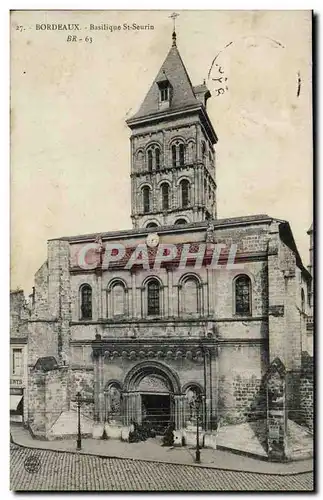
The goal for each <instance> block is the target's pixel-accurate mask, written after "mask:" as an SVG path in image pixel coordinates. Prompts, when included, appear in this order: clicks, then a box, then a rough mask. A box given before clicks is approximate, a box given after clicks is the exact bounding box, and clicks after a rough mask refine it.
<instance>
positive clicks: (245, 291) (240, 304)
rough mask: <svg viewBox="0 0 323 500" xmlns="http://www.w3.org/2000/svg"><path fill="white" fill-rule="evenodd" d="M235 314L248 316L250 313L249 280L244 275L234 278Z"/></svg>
mask: <svg viewBox="0 0 323 500" xmlns="http://www.w3.org/2000/svg"><path fill="white" fill-rule="evenodd" d="M234 287H235V314H237V315H239V316H249V315H250V314H251V281H250V278H249V277H248V276H246V275H242V276H238V278H236V279H235V283H234Z"/></svg>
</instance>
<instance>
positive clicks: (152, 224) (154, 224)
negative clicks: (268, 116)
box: [146, 222, 158, 229]
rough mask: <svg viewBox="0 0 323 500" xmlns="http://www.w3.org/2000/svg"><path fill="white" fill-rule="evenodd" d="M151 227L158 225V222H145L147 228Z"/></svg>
mask: <svg viewBox="0 0 323 500" xmlns="http://www.w3.org/2000/svg"><path fill="white" fill-rule="evenodd" d="M151 227H158V224H156V222H149V224H147V226H146V228H147V229H149V228H151Z"/></svg>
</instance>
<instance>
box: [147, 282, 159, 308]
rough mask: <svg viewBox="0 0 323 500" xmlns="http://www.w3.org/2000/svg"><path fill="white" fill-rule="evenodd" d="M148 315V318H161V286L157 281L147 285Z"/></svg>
mask: <svg viewBox="0 0 323 500" xmlns="http://www.w3.org/2000/svg"><path fill="white" fill-rule="evenodd" d="M147 299H148V304H147V306H148V307H147V314H148V316H159V314H160V304H159V302H160V286H159V282H158V281H157V280H152V281H149V283H148V285H147Z"/></svg>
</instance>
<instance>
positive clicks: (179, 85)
mask: <svg viewBox="0 0 323 500" xmlns="http://www.w3.org/2000/svg"><path fill="white" fill-rule="evenodd" d="M165 76H166V78H167V80H168V81H169V82H170V84H171V86H172V91H173V95H172V100H171V106H170V110H176V109H179V108H183V107H187V106H190V105H196V104H198V103H199V101H198V100H197V98H196V97H195V94H194V90H193V86H192V83H191V80H190V77H189V76H188V73H187V71H186V68H185V66H184V63H183V61H182V58H181V56H180V53H179V51H178V49H177V46H176V45H172V47H171V48H170V51H169V52H168V54H167V57H166V59H165V61H164V62H163V64H162V66H161V68H160V70H159V72H158V74H157V76H156V78H155V80H154V82H153V84H152V85H151V87H150V89H149V91H148V93H147V95H146V97H145V99H144V101H143V103H142V104H141V106H140V108H139V111H138V112H137V113H136V114H135V115H134V116H132V117H131V119H130V121H131V120H133V119H137V118H143V117H144V116H148V115H151V114H155V113H158V111H159V107H158V103H159V89H158V85H157V82H160V81H162V80H165ZM163 111H164V110H163Z"/></svg>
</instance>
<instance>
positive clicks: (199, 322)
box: [70, 315, 268, 327]
mask: <svg viewBox="0 0 323 500" xmlns="http://www.w3.org/2000/svg"><path fill="white" fill-rule="evenodd" d="M255 321H256V322H257V321H264V322H268V316H267V315H266V316H239V317H231V318H213V317H208V316H205V317H200V318H183V317H181V318H175V317H172V318H154V321H152V320H151V319H149V318H127V319H124V318H123V319H120V320H116V319H113V320H112V319H101V320H97V321H70V325H71V326H78V325H88V326H90V325H106V326H119V325H120V326H124V325H134V324H142V325H151V326H156V325H159V326H162V325H163V323H166V324H168V325H169V323H173V324H174V326H187V323H189V324H190V326H192V325H195V326H201V327H204V326H205V323H206V322H207V323H231V322H240V323H247V322H255Z"/></svg>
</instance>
